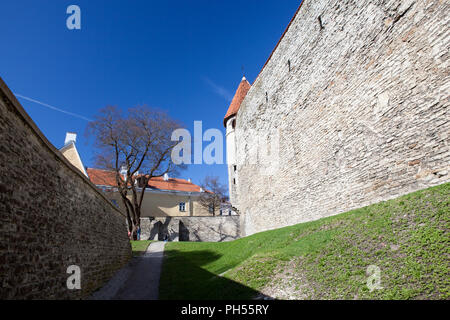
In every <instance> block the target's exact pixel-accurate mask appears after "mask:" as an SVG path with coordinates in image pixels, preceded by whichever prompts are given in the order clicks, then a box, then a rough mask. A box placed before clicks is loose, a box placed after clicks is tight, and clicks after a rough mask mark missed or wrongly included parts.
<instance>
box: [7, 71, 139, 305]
mask: <svg viewBox="0 0 450 320" xmlns="http://www.w3.org/2000/svg"><path fill="white" fill-rule="evenodd" d="M0 219H1V225H0V228H1V232H0V274H1V278H0V299H81V298H85V297H88V296H89V295H90V293H92V292H93V291H95V290H96V289H98V288H99V287H101V286H102V285H103V284H105V283H106V282H107V281H108V280H109V279H110V278H111V276H112V275H113V274H114V273H115V272H116V271H117V270H118V269H120V268H121V267H123V266H124V265H125V264H126V263H127V262H128V260H129V259H130V258H131V246H130V242H129V240H128V236H127V228H126V217H125V215H124V214H123V213H122V212H120V211H118V210H117V209H116V208H115V207H114V205H113V204H112V203H111V202H110V201H109V200H108V199H106V198H105V196H104V195H103V194H102V193H101V192H100V191H98V190H97V188H96V187H95V186H94V185H93V184H92V183H91V182H90V181H89V180H88V178H87V177H86V176H84V174H83V173H81V172H80V171H79V170H78V169H77V168H75V167H74V166H73V165H71V164H70V163H69V161H68V160H67V159H66V158H64V156H63V155H62V154H61V153H60V152H59V151H58V150H57V149H56V148H55V147H54V146H53V145H52V144H51V143H50V142H49V141H48V140H47V139H46V138H45V137H44V135H43V134H42V132H41V131H40V130H39V129H38V128H37V126H36V125H35V123H34V122H33V121H32V120H31V118H30V117H29V116H28V115H27V113H26V112H25V110H24V109H23V108H22V106H21V105H20V103H19V102H18V101H17V99H16V98H15V97H14V95H13V94H12V93H11V91H10V90H9V89H8V88H7V86H6V85H5V83H4V82H3V80H1V79H0ZM71 265H77V266H79V267H80V271H81V289H80V290H77V289H75V290H69V289H68V288H67V279H68V278H69V277H70V276H71V274H68V273H67V268H68V267H69V266H71Z"/></svg>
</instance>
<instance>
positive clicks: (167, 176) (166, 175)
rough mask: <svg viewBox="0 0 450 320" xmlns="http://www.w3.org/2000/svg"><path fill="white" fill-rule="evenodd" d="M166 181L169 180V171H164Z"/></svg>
mask: <svg viewBox="0 0 450 320" xmlns="http://www.w3.org/2000/svg"><path fill="white" fill-rule="evenodd" d="M164 181H169V175H168V174H167V173H164Z"/></svg>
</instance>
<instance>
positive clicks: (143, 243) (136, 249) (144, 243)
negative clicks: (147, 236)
mask: <svg viewBox="0 0 450 320" xmlns="http://www.w3.org/2000/svg"><path fill="white" fill-rule="evenodd" d="M151 242H152V240H139V241H130V243H131V250H132V252H133V257H136V256H140V255H141V254H143V253H144V252H145V251H146V250H147V247H148V246H149V245H150V243H151Z"/></svg>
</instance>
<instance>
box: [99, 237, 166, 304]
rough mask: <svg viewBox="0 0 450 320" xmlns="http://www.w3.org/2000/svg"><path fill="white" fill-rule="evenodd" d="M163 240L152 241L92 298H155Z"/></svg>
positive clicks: (157, 288) (156, 297)
mask: <svg viewBox="0 0 450 320" xmlns="http://www.w3.org/2000/svg"><path fill="white" fill-rule="evenodd" d="M164 245H165V243H164V242H152V243H150V245H149V246H148V248H147V251H146V252H145V253H144V254H143V255H141V256H138V257H134V258H133V259H132V261H131V262H130V263H129V264H128V265H127V266H126V267H125V268H123V269H122V270H120V271H119V272H117V273H116V274H115V275H114V277H113V278H112V279H111V280H110V281H109V282H108V283H107V284H106V285H105V286H104V287H103V288H101V289H100V290H98V291H96V292H95V293H94V294H93V295H92V297H91V299H93V300H157V299H158V292H159V278H160V274H161V266H162V260H163V256H164Z"/></svg>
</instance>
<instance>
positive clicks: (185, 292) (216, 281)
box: [159, 250, 271, 300]
mask: <svg viewBox="0 0 450 320" xmlns="http://www.w3.org/2000/svg"><path fill="white" fill-rule="evenodd" d="M220 257H221V255H220V254H217V253H215V252H213V251H209V250H197V251H187V252H182V251H178V250H166V251H165V257H164V262H163V267H162V273H161V279H160V284H159V299H160V300H184V299H192V300H204V299H208V300H224V299H231V300H233V299H255V298H258V299H263V298H266V299H271V298H270V297H267V296H264V295H262V294H261V293H260V292H259V291H256V290H254V289H252V288H249V287H246V286H244V285H242V284H240V283H238V282H235V281H233V280H230V279H227V278H226V277H224V276H221V275H218V274H214V273H211V272H209V271H207V270H205V268H204V266H206V265H207V264H209V263H211V262H213V261H215V260H217V259H219V258H220Z"/></svg>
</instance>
